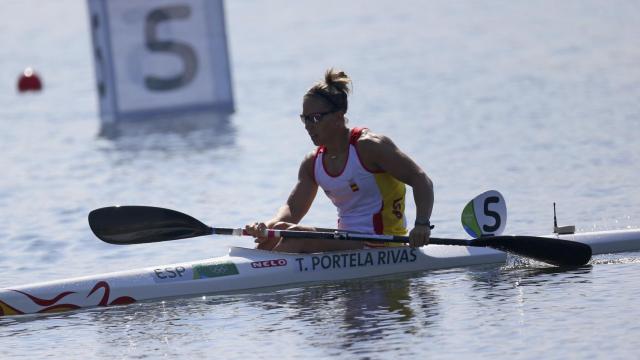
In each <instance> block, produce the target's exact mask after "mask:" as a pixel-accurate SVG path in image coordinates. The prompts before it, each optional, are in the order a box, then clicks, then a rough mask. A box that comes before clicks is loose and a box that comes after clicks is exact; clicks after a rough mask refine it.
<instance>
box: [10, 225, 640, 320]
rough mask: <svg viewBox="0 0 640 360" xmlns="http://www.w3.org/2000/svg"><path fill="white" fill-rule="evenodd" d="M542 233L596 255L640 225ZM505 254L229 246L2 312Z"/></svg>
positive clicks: (30, 294)
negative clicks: (300, 251)
mask: <svg viewBox="0 0 640 360" xmlns="http://www.w3.org/2000/svg"><path fill="white" fill-rule="evenodd" d="M544 237H547V238H557V239H564V240H571V241H576V242H581V243H584V244H587V245H589V246H590V247H591V249H592V252H593V254H594V255H597V254H606V253H617V252H626V251H635V250H640V229H632V230H615V231H599V232H586V233H578V234H566V235H557V234H554V235H546V236H544ZM506 257H507V255H506V253H504V252H502V251H499V250H495V249H491V248H484V247H465V246H447V245H429V246H425V247H422V248H417V249H416V248H410V247H406V246H398V247H386V248H373V249H363V250H352V251H340V252H326V253H313V254H290V253H278V252H271V251H265V250H257V249H248V248H242V247H231V248H230V250H229V253H228V254H227V255H225V256H222V257H217V258H210V259H204V260H200V261H191V262H184V263H177V264H169V265H161V266H153V267H147V268H142V269H136V270H127V271H120V272H113V273H107V274H100V275H92V276H84V277H77V278H71V279H66V280H58V281H48V282H42V283H37V284H31V285H24V286H16V287H9V288H5V289H0V316H13V315H23V314H36V313H55V312H61V311H69V310H76V309H82V308H90V307H97V306H112V305H125V304H131V303H135V302H139V301H147V300H154V299H166V298H171V297H180V296H193V295H203V294H219V293H230V292H242V291H247V290H253V289H259V288H265V287H276V286H291V285H299V284H308V283H315V282H327V281H338V280H348V279H359V278H365V277H374V276H381V275H389V274H397V273H407V272H416V271H425V270H434V269H445V268H454V267H465V266H471V265H480V264H493V263H504V262H505V261H506Z"/></svg>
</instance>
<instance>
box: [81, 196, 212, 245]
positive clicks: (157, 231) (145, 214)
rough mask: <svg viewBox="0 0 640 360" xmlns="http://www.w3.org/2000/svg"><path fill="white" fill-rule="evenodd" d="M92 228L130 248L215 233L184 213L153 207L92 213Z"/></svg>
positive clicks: (105, 239) (113, 241)
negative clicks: (130, 246)
mask: <svg viewBox="0 0 640 360" xmlns="http://www.w3.org/2000/svg"><path fill="white" fill-rule="evenodd" d="M89 226H91V230H92V231H93V233H94V234H96V236H97V237H98V238H99V239H100V240H102V241H104V242H108V243H110V244H116V245H129V244H144V243H151V242H160V241H168V240H177V239H184V238H190V237H196V236H202V235H209V234H212V233H213V230H212V229H211V228H210V227H209V226H207V225H205V224H203V223H201V222H200V221H199V220H197V219H194V218H193V217H191V216H189V215H187V214H183V213H181V212H178V211H175V210H170V209H163V208H158V207H151V206H111V207H105V208H100V209H96V210H93V211H92V212H90V213H89Z"/></svg>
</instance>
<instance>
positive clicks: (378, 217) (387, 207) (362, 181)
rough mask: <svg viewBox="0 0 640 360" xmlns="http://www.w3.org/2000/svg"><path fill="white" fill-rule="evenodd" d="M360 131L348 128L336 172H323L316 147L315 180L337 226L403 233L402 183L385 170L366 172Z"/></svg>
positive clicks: (404, 190) (340, 227)
mask: <svg viewBox="0 0 640 360" xmlns="http://www.w3.org/2000/svg"><path fill="white" fill-rule="evenodd" d="M363 130H365V128H353V129H351V136H350V139H349V153H348V155H347V162H346V164H345V166H344V168H343V169H342V172H340V173H339V174H338V175H335V176H334V175H331V174H329V173H328V172H327V170H326V169H325V166H324V153H325V148H324V147H323V146H320V147H318V149H317V151H316V156H315V163H314V172H313V173H314V176H315V180H316V182H317V184H318V185H319V186H320V187H321V188H322V190H324V193H325V194H326V195H327V197H329V199H330V200H331V202H333V204H334V205H335V206H336V208H337V209H338V229H340V230H348V231H354V232H356V231H357V232H362V233H368V234H385V235H405V234H406V233H407V227H406V219H405V216H404V209H405V203H404V201H405V193H406V189H405V185H404V183H402V182H401V181H399V180H397V179H396V178H394V177H393V176H391V175H389V174H388V173H386V172H376V171H370V170H368V169H367V168H366V167H365V166H364V164H363V163H362V161H361V159H360V156H359V154H358V148H357V146H356V144H357V141H358V139H359V138H360V136H361V135H362V131H363Z"/></svg>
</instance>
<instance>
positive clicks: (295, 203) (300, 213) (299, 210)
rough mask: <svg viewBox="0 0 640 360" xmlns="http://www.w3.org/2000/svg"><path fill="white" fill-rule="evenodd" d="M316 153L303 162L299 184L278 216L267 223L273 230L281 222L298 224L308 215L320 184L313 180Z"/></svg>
mask: <svg viewBox="0 0 640 360" xmlns="http://www.w3.org/2000/svg"><path fill="white" fill-rule="evenodd" d="M313 165H314V153H313V152H312V153H309V154H307V156H306V157H305V158H304V160H302V163H301V164H300V170H299V171H298V182H297V183H296V185H295V186H294V187H293V190H291V193H290V194H289V198H288V199H287V202H286V203H285V204H284V205H283V206H282V207H280V209H279V210H278V212H277V213H276V215H275V216H274V217H273V218H272V219H271V220H269V221H268V222H266V225H267V227H269V228H272V227H273V226H274V225H275V224H277V223H279V222H287V223H292V224H297V223H299V222H300V220H302V218H303V217H304V216H305V215H306V214H307V212H308V211H309V209H310V208H311V204H312V203H313V200H314V199H315V197H316V194H317V193H318V184H316V182H315V180H314V178H313Z"/></svg>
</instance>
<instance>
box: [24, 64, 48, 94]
mask: <svg viewBox="0 0 640 360" xmlns="http://www.w3.org/2000/svg"><path fill="white" fill-rule="evenodd" d="M40 90H42V81H40V77H39V76H38V74H37V73H36V72H35V71H33V69H32V68H30V67H29V68H26V69H24V71H23V72H22V74H21V75H20V78H19V79H18V91H20V92H25V91H40Z"/></svg>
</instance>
